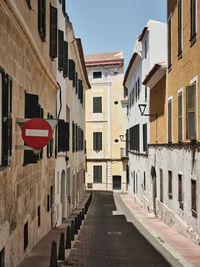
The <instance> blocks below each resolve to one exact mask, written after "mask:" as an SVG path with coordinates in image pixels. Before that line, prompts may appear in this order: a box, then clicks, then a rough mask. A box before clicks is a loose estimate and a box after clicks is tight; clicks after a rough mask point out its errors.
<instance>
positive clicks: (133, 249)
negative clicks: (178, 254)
mask: <svg viewBox="0 0 200 267" xmlns="http://www.w3.org/2000/svg"><path fill="white" fill-rule="evenodd" d="M68 266H91V267H97V266H99V267H107V266H109V267H111V266H115V267H117V266H126V267H129V266H139V267H142V266H144V267H146V266H159V267H160V266H162V267H165V266H171V265H170V264H169V263H168V262H167V261H166V260H165V259H164V257H163V256H162V255H161V254H160V253H159V252H158V251H157V250H156V249H155V248H154V247H153V246H152V245H151V244H150V243H149V242H148V241H147V240H146V239H145V238H144V237H143V236H142V235H141V234H140V233H139V231H138V230H137V229H136V228H135V227H134V225H133V224H132V223H129V222H127V220H126V217H125V216H124V215H122V214H119V213H118V211H117V210H116V205H115V202H114V198H113V193H112V192H104V191H101V192H94V193H93V199H92V204H91V206H90V210H89V213H88V216H87V219H86V221H85V223H84V225H83V227H82V229H81V231H80V235H79V237H78V238H77V240H76V242H75V244H74V247H73V249H72V250H71V252H70V256H69V261H68ZM177 266H178V265H177Z"/></svg>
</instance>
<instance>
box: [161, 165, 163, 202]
mask: <svg viewBox="0 0 200 267" xmlns="http://www.w3.org/2000/svg"><path fill="white" fill-rule="evenodd" d="M160 202H163V170H162V169H160Z"/></svg>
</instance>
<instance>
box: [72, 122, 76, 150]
mask: <svg viewBox="0 0 200 267" xmlns="http://www.w3.org/2000/svg"><path fill="white" fill-rule="evenodd" d="M75 130H76V129H75V124H74V122H72V152H75V150H76V147H75V145H76V132H75Z"/></svg>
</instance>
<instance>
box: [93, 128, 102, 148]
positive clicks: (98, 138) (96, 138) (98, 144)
mask: <svg viewBox="0 0 200 267" xmlns="http://www.w3.org/2000/svg"><path fill="white" fill-rule="evenodd" d="M93 150H102V132H94V133H93Z"/></svg>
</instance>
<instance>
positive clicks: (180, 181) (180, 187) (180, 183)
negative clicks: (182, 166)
mask: <svg viewBox="0 0 200 267" xmlns="http://www.w3.org/2000/svg"><path fill="white" fill-rule="evenodd" d="M178 202H179V208H181V209H183V176H182V175H181V174H178Z"/></svg>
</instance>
